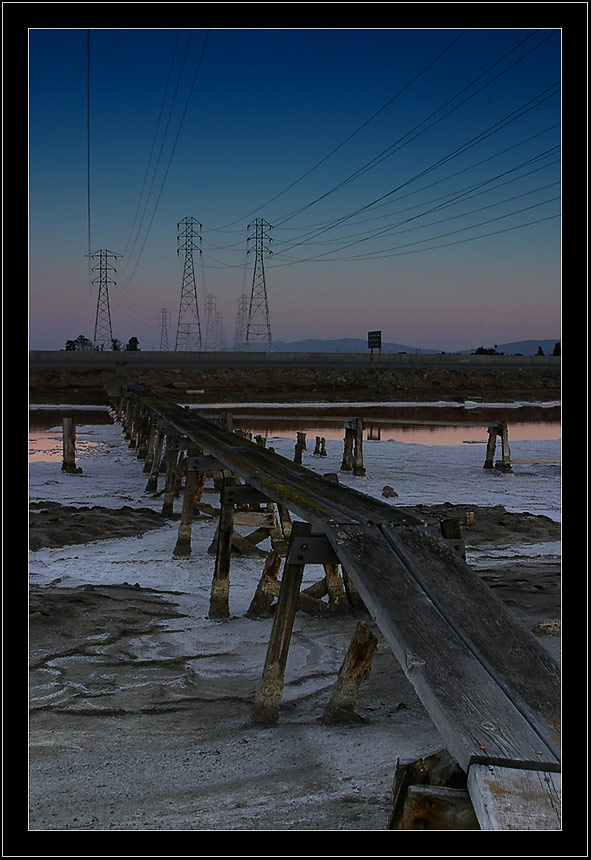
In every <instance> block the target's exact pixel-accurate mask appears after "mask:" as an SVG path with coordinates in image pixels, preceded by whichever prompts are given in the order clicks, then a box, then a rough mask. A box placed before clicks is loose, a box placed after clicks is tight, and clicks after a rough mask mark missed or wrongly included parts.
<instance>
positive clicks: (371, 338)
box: [367, 331, 382, 367]
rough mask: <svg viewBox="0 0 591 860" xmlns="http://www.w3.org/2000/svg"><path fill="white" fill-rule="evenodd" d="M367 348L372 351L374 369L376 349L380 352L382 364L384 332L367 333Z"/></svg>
mask: <svg viewBox="0 0 591 860" xmlns="http://www.w3.org/2000/svg"><path fill="white" fill-rule="evenodd" d="M367 348H368V349H369V350H371V358H370V362H371V366H372V367H373V351H374V349H378V350H379V363H380V365H381V364H382V332H381V331H368V333H367Z"/></svg>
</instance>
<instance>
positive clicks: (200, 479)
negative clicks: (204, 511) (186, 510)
mask: <svg viewBox="0 0 591 860" xmlns="http://www.w3.org/2000/svg"><path fill="white" fill-rule="evenodd" d="M206 477H207V472H204V471H198V472H197V484H196V486H195V495H194V496H193V513H194V514H197V515H198V514H199V502H200V501H201V497H202V496H203V489H204V487H205V479H206Z"/></svg>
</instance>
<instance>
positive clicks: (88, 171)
mask: <svg viewBox="0 0 591 860" xmlns="http://www.w3.org/2000/svg"><path fill="white" fill-rule="evenodd" d="M86 175H87V180H86V198H87V207H86V208H87V218H88V289H89V290H90V288H91V280H92V263H91V248H92V245H91V241H90V30H87V31H86Z"/></svg>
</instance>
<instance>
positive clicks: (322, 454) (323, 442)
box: [320, 436, 328, 457]
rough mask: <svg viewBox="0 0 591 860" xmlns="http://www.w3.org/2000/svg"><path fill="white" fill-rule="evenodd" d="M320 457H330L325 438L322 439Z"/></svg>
mask: <svg viewBox="0 0 591 860" xmlns="http://www.w3.org/2000/svg"><path fill="white" fill-rule="evenodd" d="M320 456H321V457H328V454H327V453H326V439H325V437H324V436H321V437H320Z"/></svg>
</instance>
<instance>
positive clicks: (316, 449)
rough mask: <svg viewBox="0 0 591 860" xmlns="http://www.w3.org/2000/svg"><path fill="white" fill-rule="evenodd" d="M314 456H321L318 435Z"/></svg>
mask: <svg viewBox="0 0 591 860" xmlns="http://www.w3.org/2000/svg"><path fill="white" fill-rule="evenodd" d="M314 456H315V457H319V456H320V436H317V437H316V444H315V445H314Z"/></svg>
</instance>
